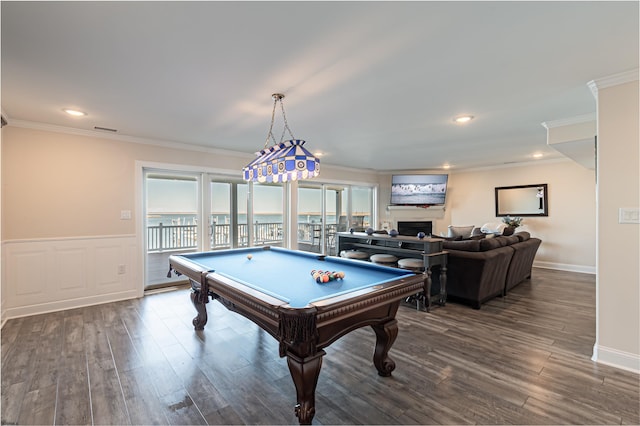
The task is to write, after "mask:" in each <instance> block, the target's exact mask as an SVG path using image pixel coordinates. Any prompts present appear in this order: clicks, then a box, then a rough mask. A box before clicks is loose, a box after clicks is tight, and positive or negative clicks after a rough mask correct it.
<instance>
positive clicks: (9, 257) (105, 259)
mask: <svg viewBox="0 0 640 426" xmlns="http://www.w3.org/2000/svg"><path fill="white" fill-rule="evenodd" d="M138 257H139V256H138V246H137V244H136V237H135V235H124V236H122V235H117V236H96V237H86V236H82V237H76V238H74V237H70V238H59V239H56V238H47V239H40V240H35V239H33V240H12V241H6V242H4V243H3V244H2V281H3V285H4V289H3V290H4V291H5V294H4V295H3V315H4V317H3V321H4V320H6V319H10V318H16V317H20V316H26V315H35V314H41V313H45V312H52V311H58V310H63V309H71V308H78V307H82V306H88V305H94V304H98V303H107V302H113V301H117V300H123V299H131V298H135V297H141V296H142V294H143V286H142V285H141V278H140V277H139V275H140V266H139V265H140V264H141V262H142V260H141V259H140V260H139V259H138Z"/></svg>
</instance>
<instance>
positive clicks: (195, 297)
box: [191, 289, 207, 330]
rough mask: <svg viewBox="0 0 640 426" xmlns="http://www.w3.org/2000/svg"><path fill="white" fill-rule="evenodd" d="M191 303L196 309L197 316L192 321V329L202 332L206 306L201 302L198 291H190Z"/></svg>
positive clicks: (205, 317) (205, 319)
mask: <svg viewBox="0 0 640 426" xmlns="http://www.w3.org/2000/svg"><path fill="white" fill-rule="evenodd" d="M191 303H193V306H194V307H195V308H196V311H197V312H198V315H196V317H195V318H194V319H193V321H192V323H193V327H194V328H195V329H196V330H204V326H205V324H206V323H207V305H205V303H204V301H203V300H202V295H201V294H200V290H195V289H194V290H192V291H191Z"/></svg>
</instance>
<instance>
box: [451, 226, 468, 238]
mask: <svg viewBox="0 0 640 426" xmlns="http://www.w3.org/2000/svg"><path fill="white" fill-rule="evenodd" d="M473 228H474V226H473V225H470V226H453V225H449V234H448V235H447V237H449V238H457V237H462V238H469V237H471V231H473Z"/></svg>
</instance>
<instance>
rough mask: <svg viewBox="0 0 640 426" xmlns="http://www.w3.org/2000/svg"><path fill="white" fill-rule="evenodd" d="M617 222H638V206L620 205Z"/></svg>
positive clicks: (639, 215) (639, 216) (639, 218)
mask: <svg viewBox="0 0 640 426" xmlns="http://www.w3.org/2000/svg"><path fill="white" fill-rule="evenodd" d="M618 223H640V209H639V208H638V207H620V209H619V210H618Z"/></svg>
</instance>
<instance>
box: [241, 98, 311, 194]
mask: <svg viewBox="0 0 640 426" xmlns="http://www.w3.org/2000/svg"><path fill="white" fill-rule="evenodd" d="M272 98H273V111H272V112H271V125H270V126H269V133H268V134H267V140H266V141H265V143H264V149H262V150H261V151H259V152H256V158H255V159H254V160H253V161H252V162H250V163H249V164H247V165H246V166H244V167H243V168H242V177H243V179H244V180H246V181H247V182H248V181H253V182H260V183H265V182H266V183H278V182H287V181H290V180H298V179H311V178H314V177H316V176H318V175H319V174H320V160H319V159H317V158H316V157H315V156H313V154H311V153H310V152H309V151H307V150H306V149H305V148H304V146H303V145H304V143H305V141H303V140H300V139H296V138H295V137H294V136H293V133H292V132H291V129H290V128H289V124H288V123H287V116H286V115H285V112H284V104H283V103H282V99H283V98H284V95H283V94H281V93H274V94H273V95H272ZM278 102H279V103H280V108H281V110H282V120H283V122H284V128H283V129H282V137H281V138H280V142H279V143H277V142H276V139H275V137H274V136H273V122H274V119H275V114H276V105H277V104H278ZM285 130H286V131H288V132H289V135H290V136H291V140H287V141H283V139H284V136H285ZM271 140H273V145H271V146H268V145H269V142H270V141H271Z"/></svg>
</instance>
